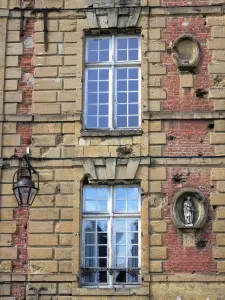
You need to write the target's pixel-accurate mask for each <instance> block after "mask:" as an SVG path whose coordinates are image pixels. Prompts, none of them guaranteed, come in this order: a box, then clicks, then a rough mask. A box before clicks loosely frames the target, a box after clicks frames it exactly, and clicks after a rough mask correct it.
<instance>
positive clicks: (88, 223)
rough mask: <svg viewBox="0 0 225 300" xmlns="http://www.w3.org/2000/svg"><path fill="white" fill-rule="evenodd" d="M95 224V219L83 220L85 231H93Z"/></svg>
mask: <svg viewBox="0 0 225 300" xmlns="http://www.w3.org/2000/svg"><path fill="white" fill-rule="evenodd" d="M95 224H96V221H85V223H84V229H85V232H94V231H95Z"/></svg>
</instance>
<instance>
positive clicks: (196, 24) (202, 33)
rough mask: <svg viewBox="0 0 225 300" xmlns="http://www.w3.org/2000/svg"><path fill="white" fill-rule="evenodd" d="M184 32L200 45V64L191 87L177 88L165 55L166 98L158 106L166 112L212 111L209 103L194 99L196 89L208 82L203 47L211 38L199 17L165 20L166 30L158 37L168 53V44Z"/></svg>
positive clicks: (173, 69) (171, 64)
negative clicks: (163, 41) (165, 45)
mask: <svg viewBox="0 0 225 300" xmlns="http://www.w3.org/2000/svg"><path fill="white" fill-rule="evenodd" d="M184 33H188V34H192V35H193V36H194V37H195V38H196V39H197V40H198V41H199V42H200V44H201V61H200V63H199V65H198V68H197V74H196V76H194V88H180V77H179V72H178V70H177V67H176V65H175V64H174V62H173V60H172V56H171V53H165V54H164V56H163V63H164V64H165V65H166V66H167V75H166V76H164V80H163V87H164V88H165V89H166V90H167V97H168V98H167V100H165V101H164V102H163V104H162V105H163V109H164V110H166V111H198V110H199V111H211V110H213V102H212V100H209V99H202V98H198V97H196V94H195V92H196V90H197V89H209V87H210V85H211V83H212V82H211V79H210V76H209V74H208V64H209V63H210V62H211V53H210V51H209V50H207V47H206V42H207V39H208V38H210V37H211V33H210V28H209V27H208V26H207V25H206V20H205V18H203V17H195V18H185V17H177V18H171V19H168V23H167V27H166V29H165V30H164V31H163V35H162V39H163V40H165V41H166V43H167V46H168V50H171V43H172V41H174V40H175V39H176V38H178V37H179V36H180V35H181V34H184ZM168 52H169V51H168Z"/></svg>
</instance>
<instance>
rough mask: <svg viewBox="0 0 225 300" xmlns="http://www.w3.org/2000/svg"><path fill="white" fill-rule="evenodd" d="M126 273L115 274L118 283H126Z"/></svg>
mask: <svg viewBox="0 0 225 300" xmlns="http://www.w3.org/2000/svg"><path fill="white" fill-rule="evenodd" d="M126 275H127V274H126V271H119V272H115V280H116V282H124V283H125V282H126V281H127V280H126Z"/></svg>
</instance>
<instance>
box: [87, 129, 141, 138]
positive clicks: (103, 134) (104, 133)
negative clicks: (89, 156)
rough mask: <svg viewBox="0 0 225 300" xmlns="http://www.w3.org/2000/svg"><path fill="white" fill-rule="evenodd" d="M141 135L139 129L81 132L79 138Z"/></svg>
mask: <svg viewBox="0 0 225 300" xmlns="http://www.w3.org/2000/svg"><path fill="white" fill-rule="evenodd" d="M134 135H142V130H141V129H133V130H83V131H81V136H84V137H85V136H87V137H113V136H134Z"/></svg>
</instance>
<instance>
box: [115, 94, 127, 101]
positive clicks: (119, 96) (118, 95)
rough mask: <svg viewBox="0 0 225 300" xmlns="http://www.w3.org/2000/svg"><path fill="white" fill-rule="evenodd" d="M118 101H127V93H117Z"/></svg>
mask: <svg viewBox="0 0 225 300" xmlns="http://www.w3.org/2000/svg"><path fill="white" fill-rule="evenodd" d="M117 102H118V103H127V93H117Z"/></svg>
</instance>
